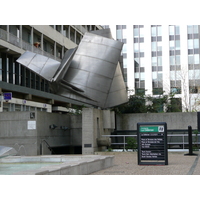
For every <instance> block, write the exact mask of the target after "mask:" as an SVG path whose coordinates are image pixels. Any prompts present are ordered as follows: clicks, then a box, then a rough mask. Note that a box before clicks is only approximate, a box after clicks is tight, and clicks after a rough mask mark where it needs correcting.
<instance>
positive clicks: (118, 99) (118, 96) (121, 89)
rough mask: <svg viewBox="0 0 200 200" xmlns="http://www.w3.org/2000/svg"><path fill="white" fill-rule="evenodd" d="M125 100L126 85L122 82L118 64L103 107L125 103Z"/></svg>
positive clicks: (126, 97)
mask: <svg viewBox="0 0 200 200" xmlns="http://www.w3.org/2000/svg"><path fill="white" fill-rule="evenodd" d="M127 101H128V96H127V91H126V85H125V83H124V79H123V76H122V72H121V68H120V65H119V64H118V65H117V69H116V71H115V76H114V78H113V81H112V85H111V88H110V91H109V94H108V98H107V100H106V102H105V105H104V107H105V108H110V107H113V106H117V105H120V104H122V103H125V102H127Z"/></svg>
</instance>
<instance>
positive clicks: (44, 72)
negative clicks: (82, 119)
mask: <svg viewBox="0 0 200 200" xmlns="http://www.w3.org/2000/svg"><path fill="white" fill-rule="evenodd" d="M122 46H123V43H121V42H119V41H115V40H113V39H112V36H111V32H110V29H103V30H98V31H93V32H90V33H89V32H86V33H85V35H84V37H83V38H82V40H81V42H80V44H79V46H78V47H77V48H75V49H70V50H68V51H67V52H66V53H65V55H64V58H63V59H62V62H61V63H60V62H58V61H56V60H53V59H50V58H47V57H45V56H42V55H39V54H35V53H32V52H28V51H27V52H25V53H24V54H23V55H22V56H21V57H20V58H19V59H18V60H17V62H19V63H20V64H22V65H24V66H26V67H27V68H29V69H30V70H32V71H34V72H35V73H37V74H39V75H40V76H42V77H43V78H45V79H46V80H48V81H49V82H50V85H51V88H52V90H53V92H54V93H56V94H58V95H61V96H64V97H67V98H71V99H75V100H78V101H80V102H83V103H87V104H91V105H94V106H97V107H101V108H110V107H114V106H116V105H120V104H122V103H125V102H127V101H128V98H127V93H126V86H125V83H124V80H123V76H122V72H121V67H120V64H119V58H120V54H121V50H122Z"/></svg>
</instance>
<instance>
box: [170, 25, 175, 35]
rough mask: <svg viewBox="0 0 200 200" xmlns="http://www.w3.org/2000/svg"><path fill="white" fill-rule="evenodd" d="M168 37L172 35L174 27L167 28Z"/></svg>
mask: <svg viewBox="0 0 200 200" xmlns="http://www.w3.org/2000/svg"><path fill="white" fill-rule="evenodd" d="M169 35H174V26H169Z"/></svg>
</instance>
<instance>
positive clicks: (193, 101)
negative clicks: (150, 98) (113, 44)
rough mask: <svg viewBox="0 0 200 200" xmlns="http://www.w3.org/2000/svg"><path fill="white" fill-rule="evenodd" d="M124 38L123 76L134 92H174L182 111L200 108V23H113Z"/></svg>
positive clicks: (121, 39)
mask: <svg viewBox="0 0 200 200" xmlns="http://www.w3.org/2000/svg"><path fill="white" fill-rule="evenodd" d="M110 28H111V30H112V32H113V33H112V34H113V35H115V38H116V39H117V40H120V41H123V42H124V48H123V51H122V55H123V63H124V76H125V81H126V84H127V87H128V89H129V90H130V91H133V93H139V92H143V93H145V94H146V95H159V94H162V93H165V94H170V93H173V94H174V95H175V98H176V99H177V103H180V104H181V108H182V111H199V110H200V107H199V104H200V95H199V92H200V61H199V60H200V59H199V56H200V53H199V39H200V32H199V31H200V26H199V25H112V26H110Z"/></svg>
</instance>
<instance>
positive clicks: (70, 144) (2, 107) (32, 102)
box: [0, 25, 113, 156]
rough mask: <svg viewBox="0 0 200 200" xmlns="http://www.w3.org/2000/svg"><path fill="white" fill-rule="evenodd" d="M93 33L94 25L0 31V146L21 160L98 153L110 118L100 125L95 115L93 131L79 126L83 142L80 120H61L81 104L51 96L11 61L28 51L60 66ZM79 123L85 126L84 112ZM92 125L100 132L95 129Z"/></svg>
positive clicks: (18, 27) (14, 27)
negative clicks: (24, 156)
mask: <svg viewBox="0 0 200 200" xmlns="http://www.w3.org/2000/svg"><path fill="white" fill-rule="evenodd" d="M99 29H102V27H101V26H98V25H80V26H79V25H51V26H48V25H45V26H39V25H38V26H37V25H26V26H25V25H0V93H1V101H0V130H1V131H0V145H2V146H9V147H13V148H14V149H15V150H16V151H17V155H27V156H31V155H32V156H34V155H43V154H52V153H56V154H62V153H79V154H80V153H82V152H83V153H85V154H92V153H93V152H94V150H96V149H98V144H97V143H102V139H101V134H103V132H104V131H105V130H106V131H107V130H108V129H112V130H113V125H111V122H110V123H109V126H108V118H109V119H111V118H112V119H113V114H112V117H110V115H109V113H108V114H107V115H108V116H109V117H108V118H106V119H107V120H106V121H105V120H104V121H105V125H102V123H103V122H102V121H103V118H102V116H103V114H102V112H100V110H99V111H96V112H97V114H96V115H97V116H96V115H95V116H94V120H95V121H94V128H93V129H91V130H90V131H89V132H88V131H87V129H88V128H89V129H90V128H92V127H93V125H91V126H90V127H88V126H84V130H86V131H85V133H84V135H83V137H84V136H85V135H86V137H85V140H86V141H85V140H84V141H83V140H82V116H81V115H71V114H65V113H69V112H73V109H71V108H70V107H71V105H72V104H74V105H82V103H80V102H78V101H75V100H72V99H68V98H65V97H62V96H59V95H56V94H53V93H51V88H50V87H49V85H48V83H47V81H46V80H44V79H42V78H41V77H39V76H38V75H36V74H35V73H34V72H32V71H30V70H29V69H28V68H25V67H24V66H22V65H20V64H19V63H17V62H16V60H17V59H18V58H19V57H20V55H21V54H23V53H24V52H25V51H27V50H28V51H32V52H35V53H39V54H42V55H45V56H47V57H50V58H53V59H56V60H58V61H61V59H62V58H63V56H64V53H65V52H66V51H67V50H68V49H71V48H74V47H76V46H77V45H78V44H79V43H80V41H81V39H82V36H83V34H84V33H85V32H86V31H93V30H99ZM91 109H93V108H91ZM88 112H91V111H90V110H89V111H88ZM105 113H107V111H105V112H104V115H105ZM84 116H86V119H85V117H84ZM83 120H86V122H87V123H89V122H88V121H87V109H86V114H83ZM91 123H92V122H91ZM91 123H90V124H91ZM97 123H98V124H101V125H102V126H101V127H100V128H97V127H96V126H97V125H96V124H97ZM112 123H113V122H112ZM100 129H101V133H100V132H99V130H100ZM103 129H104V130H103ZM97 130H98V134H97ZM106 133H107V132H106ZM93 134H94V136H93ZM88 138H92V139H91V140H90V139H89V140H87V139H88ZM97 138H99V140H97ZM103 142H105V141H103ZM108 142H109V141H108ZM88 144H89V146H88ZM101 146H102V145H101ZM82 147H83V149H82Z"/></svg>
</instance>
